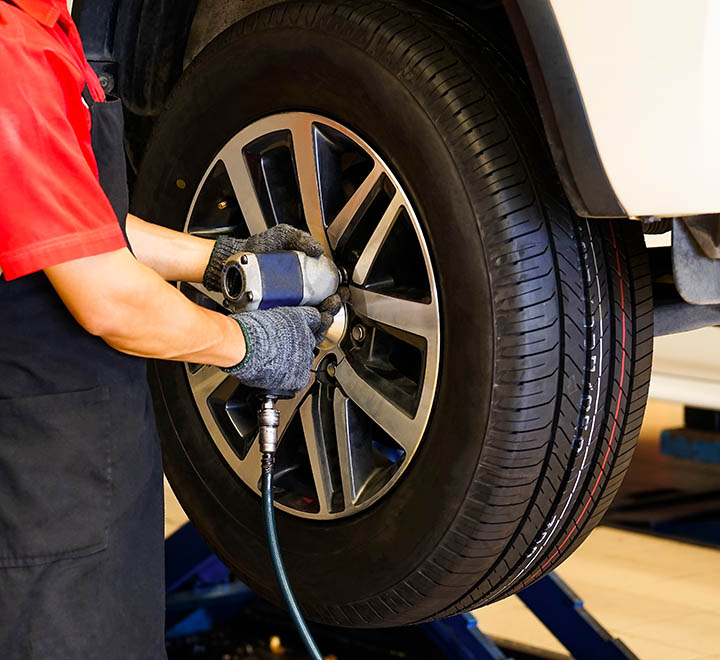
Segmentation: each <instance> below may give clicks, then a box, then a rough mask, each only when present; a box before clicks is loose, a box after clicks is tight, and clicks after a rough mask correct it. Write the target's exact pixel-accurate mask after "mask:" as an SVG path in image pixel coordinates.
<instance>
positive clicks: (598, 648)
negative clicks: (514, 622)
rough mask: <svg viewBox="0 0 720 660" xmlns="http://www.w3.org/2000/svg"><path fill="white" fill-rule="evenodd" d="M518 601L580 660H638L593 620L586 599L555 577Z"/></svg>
mask: <svg viewBox="0 0 720 660" xmlns="http://www.w3.org/2000/svg"><path fill="white" fill-rule="evenodd" d="M518 597H519V598H520V600H522V602H523V603H525V605H526V606H527V607H528V608H529V609H530V611H531V612H532V613H533V614H534V615H535V616H536V617H537V618H538V619H539V620H540V621H541V622H542V623H543V625H544V626H545V627H546V628H547V629H548V630H549V631H550V632H551V633H552V634H553V635H555V637H556V638H557V640H558V641H559V642H560V643H561V644H562V645H563V646H564V647H565V648H566V649H567V650H568V651H569V652H570V655H572V656H573V658H576V660H595V659H597V658H602V660H637V656H636V655H635V654H634V653H633V652H632V651H630V649H628V647H627V646H625V644H623V643H622V642H621V641H620V640H619V639H615V638H613V637H611V636H610V634H609V633H608V631H607V630H605V628H603V627H602V626H601V625H600V624H599V623H598V622H597V621H596V620H595V619H594V618H593V617H592V616H590V614H589V613H588V612H587V611H586V610H585V607H584V605H583V601H582V599H581V598H580V597H579V596H578V595H577V594H576V593H575V592H574V591H573V590H572V589H570V587H568V585H567V584H566V583H565V582H563V580H561V579H560V578H559V577H558V576H557V575H556V574H555V573H550V574H549V575H546V576H545V577H544V578H542V580H538V581H537V582H536V583H535V584H532V585H530V586H529V587H526V588H525V589H523V590H522V591H521V592H519V593H518Z"/></svg>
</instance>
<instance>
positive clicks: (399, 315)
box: [350, 286, 437, 341]
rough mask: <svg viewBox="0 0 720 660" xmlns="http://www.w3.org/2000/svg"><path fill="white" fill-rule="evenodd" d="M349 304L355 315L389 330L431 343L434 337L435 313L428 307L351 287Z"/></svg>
mask: <svg viewBox="0 0 720 660" xmlns="http://www.w3.org/2000/svg"><path fill="white" fill-rule="evenodd" d="M350 305H351V306H352V308H353V309H354V310H355V312H356V313H357V314H360V315H361V316H364V317H366V318H368V319H372V320H373V321H377V322H379V323H383V324H385V325H387V326H390V327H391V328H397V329H398V330H404V331H405V332H409V333H411V334H413V335H419V336H421V337H425V338H426V339H429V340H433V341H434V339H435V335H436V334H437V312H436V310H435V306H434V305H432V304H428V303H420V302H415V301H414V300H405V299H404V298H395V297H394V296H387V295H385V294H383V293H377V292H375V291H368V290H366V289H360V288H359V287H356V286H351V287H350Z"/></svg>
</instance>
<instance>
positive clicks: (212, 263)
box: [126, 214, 323, 291]
mask: <svg viewBox="0 0 720 660" xmlns="http://www.w3.org/2000/svg"><path fill="white" fill-rule="evenodd" d="M126 230H127V235H128V240H129V241H130V245H131V246H132V249H133V252H134V253H135V256H136V257H137V258H138V259H139V260H140V261H141V262H142V263H144V264H145V265H146V266H149V267H150V268H152V269H153V270H154V271H155V272H156V273H158V274H159V275H160V277H162V278H163V279H165V280H168V281H178V282H203V284H204V285H205V286H206V287H207V288H208V289H210V290H211V291H220V271H221V269H222V265H223V263H224V262H225V260H226V259H227V258H228V257H230V256H232V255H233V254H236V253H237V252H256V253H261V252H273V251H275V250H300V251H302V252H305V253H306V254H308V255H310V256H311V257H318V256H320V255H321V254H322V252H323V248H322V245H320V243H318V242H317V241H316V240H315V239H314V238H313V237H312V236H310V234H308V233H307V232H304V231H301V230H300V229H297V228H296V227H291V226H290V225H286V224H280V225H275V226H273V227H271V228H270V229H267V230H265V231H263V232H261V233H259V234H255V235H254V236H251V237H250V238H234V237H232V236H222V237H221V238H220V239H219V240H218V241H217V242H216V241H213V240H210V239H207V238H200V237H199V236H192V235H191V234H185V233H183V232H180V231H173V230H172V229H168V228H167V227H160V226H159V225H154V224H152V223H150V222H145V221H144V220H141V219H140V218H138V217H136V216H134V215H131V214H128V216H127V224H126Z"/></svg>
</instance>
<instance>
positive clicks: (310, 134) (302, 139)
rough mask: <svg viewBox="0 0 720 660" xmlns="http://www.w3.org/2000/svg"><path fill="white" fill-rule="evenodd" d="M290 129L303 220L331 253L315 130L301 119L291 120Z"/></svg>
mask: <svg viewBox="0 0 720 660" xmlns="http://www.w3.org/2000/svg"><path fill="white" fill-rule="evenodd" d="M290 130H291V132H292V140H293V149H294V152H295V167H296V168H297V176H298V183H299V185H300V197H301V198H302V204H303V210H304V212H305V221H306V222H307V226H308V230H309V231H310V233H311V234H312V235H313V236H314V237H315V239H316V240H317V241H319V242H320V244H321V245H322V246H323V248H324V249H325V254H331V252H330V246H329V245H328V240H327V236H326V234H325V224H324V223H323V219H322V207H321V205H320V185H319V181H318V175H317V159H316V157H315V131H314V129H313V125H312V122H309V121H307V120H302V119H298V120H296V121H295V122H292V124H291V126H290Z"/></svg>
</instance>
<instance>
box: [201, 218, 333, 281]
mask: <svg viewBox="0 0 720 660" xmlns="http://www.w3.org/2000/svg"><path fill="white" fill-rule="evenodd" d="M277 250H299V251H300V252H304V253H305V254H307V255H308V256H309V257H319V256H320V255H321V254H322V253H323V249H322V245H320V243H318V242H317V241H316V240H315V239H314V238H313V237H312V236H310V234H308V233H307V232H304V231H301V230H300V229H296V228H295V227H292V226H290V225H275V226H274V227H270V229H267V230H265V231H263V232H260V233H259V234H255V235H254V236H251V237H250V238H233V237H232V236H221V237H220V238H218V239H217V240H216V241H215V247H214V248H213V251H212V253H211V254H210V261H208V265H207V268H205V274H204V275H203V286H204V287H205V288H206V289H208V290H209V291H220V274H221V273H222V267H223V264H224V263H225V262H226V261H227V260H228V259H229V258H230V257H232V255H234V254H237V253H238V252H254V253H256V254H260V253H262V252H275V251H277Z"/></svg>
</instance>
